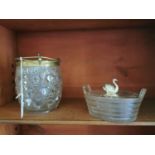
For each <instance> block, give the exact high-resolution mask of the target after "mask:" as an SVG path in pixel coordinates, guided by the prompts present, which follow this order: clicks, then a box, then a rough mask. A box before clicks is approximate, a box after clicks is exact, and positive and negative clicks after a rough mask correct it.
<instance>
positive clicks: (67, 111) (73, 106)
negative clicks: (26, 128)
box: [0, 99, 155, 126]
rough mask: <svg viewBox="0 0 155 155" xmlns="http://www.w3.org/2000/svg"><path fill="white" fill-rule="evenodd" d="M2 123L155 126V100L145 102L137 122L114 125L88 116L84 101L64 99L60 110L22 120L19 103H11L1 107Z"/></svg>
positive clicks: (30, 115)
mask: <svg viewBox="0 0 155 155" xmlns="http://www.w3.org/2000/svg"><path fill="white" fill-rule="evenodd" d="M0 123H12V124H79V125H132V126H154V125H155V100H145V101H144V102H143V104H142V106H141V108H140V113H139V116H138V119H137V121H136V122H132V123H112V122H106V121H101V120H98V119H95V118H93V117H92V116H90V115H89V114H88V110H87V106H86V103H85V101H84V99H64V100H62V102H61V103H60V106H59V108H58V109H56V110H54V111H53V112H50V113H48V114H30V113H26V114H25V116H24V119H20V108H19V104H18V103H10V104H7V105H4V106H1V107H0Z"/></svg>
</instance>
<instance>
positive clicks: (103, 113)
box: [83, 79, 147, 123]
mask: <svg viewBox="0 0 155 155" xmlns="http://www.w3.org/2000/svg"><path fill="white" fill-rule="evenodd" d="M116 82H117V79H113V84H114V86H113V85H111V84H105V86H103V87H102V88H103V91H95V90H92V89H91V87H90V85H85V86H83V92H84V96H85V100H86V103H87V107H88V111H89V114H90V115H92V116H94V117H96V118H98V119H101V120H105V121H110V122H122V123H123V122H124V123H125V122H133V121H135V120H136V119H137V115H138V112H139V108H140V105H141V103H142V101H143V98H144V96H145V94H146V91H147V90H146V89H145V88H143V89H141V91H140V93H135V92H130V91H123V90H122V91H119V86H118V84H117V83H116Z"/></svg>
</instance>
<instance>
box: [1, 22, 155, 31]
mask: <svg viewBox="0 0 155 155" xmlns="http://www.w3.org/2000/svg"><path fill="white" fill-rule="evenodd" d="M0 24H1V25H3V26H6V27H8V28H10V29H13V30H15V31H49V30H77V29H83V30H88V29H103V28H126V27H130V28H133V27H155V20H132V19H130V20H129V19H128V20H118V19H117V20H116V19H112V20H109V19H100V20H97V19H87V20H86V19H85V20H82V19H81V20H80V19H78V20H77V19H76V20H75V19H67V20H66V19H46V20H45V19H39V20H38V19H23V20H21V19H13V20H7V19H1V20H0Z"/></svg>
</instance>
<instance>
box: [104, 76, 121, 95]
mask: <svg viewBox="0 0 155 155" xmlns="http://www.w3.org/2000/svg"><path fill="white" fill-rule="evenodd" d="M117 81H118V80H117V79H115V78H114V79H113V80H112V82H113V85H111V84H105V86H103V90H104V91H105V92H106V94H105V95H106V96H118V95H117V93H118V91H119V86H118V84H117V83H116V82H117Z"/></svg>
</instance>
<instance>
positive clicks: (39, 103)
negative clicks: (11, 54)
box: [15, 55, 62, 117]
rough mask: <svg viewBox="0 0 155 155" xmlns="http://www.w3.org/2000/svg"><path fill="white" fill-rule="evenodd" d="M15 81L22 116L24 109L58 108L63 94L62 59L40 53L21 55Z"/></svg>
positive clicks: (44, 109)
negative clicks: (34, 55) (43, 55)
mask: <svg viewBox="0 0 155 155" xmlns="http://www.w3.org/2000/svg"><path fill="white" fill-rule="evenodd" d="M15 82H16V92H17V95H18V96H17V98H19V102H20V104H21V117H23V113H24V111H29V112H49V111H51V110H53V109H55V108H57V106H58V104H59V102H60V99H61V95H62V79H61V73H60V60H59V59H53V58H48V57H42V56H40V55H38V56H36V57H20V58H18V59H17V64H16V77H15Z"/></svg>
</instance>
